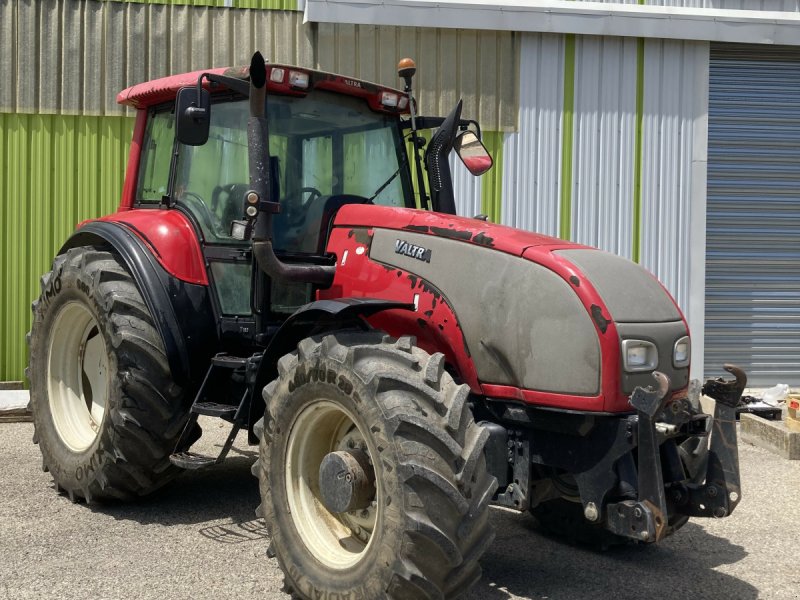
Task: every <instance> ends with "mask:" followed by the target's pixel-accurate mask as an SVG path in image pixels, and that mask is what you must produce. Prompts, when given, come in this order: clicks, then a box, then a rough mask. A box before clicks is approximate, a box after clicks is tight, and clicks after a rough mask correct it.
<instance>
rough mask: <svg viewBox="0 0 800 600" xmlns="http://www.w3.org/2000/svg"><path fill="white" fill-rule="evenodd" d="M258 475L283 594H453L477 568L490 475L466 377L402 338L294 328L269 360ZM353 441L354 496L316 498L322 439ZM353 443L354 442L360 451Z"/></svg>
mask: <svg viewBox="0 0 800 600" xmlns="http://www.w3.org/2000/svg"><path fill="white" fill-rule="evenodd" d="M278 370H279V378H278V380H276V381H275V382H273V383H271V384H270V385H268V386H267V387H266V388H265V389H264V399H265V401H266V403H267V412H266V414H265V421H264V431H263V434H262V438H261V448H260V459H259V462H258V463H257V464H256V466H255V469H254V472H256V473H257V475H258V477H259V483H260V490H261V497H262V505H261V507H260V510H259V512H260V513H261V514H262V516H264V518H265V520H266V523H267V526H268V528H269V529H270V532H271V535H272V550H273V551H274V553H275V555H276V556H277V558H278V561H279V563H280V565H281V568H282V569H283V572H284V574H285V579H286V590H287V591H288V592H289V593H290V594H292V595H293V596H294V597H295V598H303V599H305V598H320V597H335V596H336V595H338V597H340V598H346V597H352V598H364V599H378V598H387V597H388V598H414V599H426V598H455V597H457V596H459V595H460V594H461V593H463V592H464V591H466V590H467V589H469V587H471V585H472V584H473V583H475V582H476V581H477V580H478V579H479V578H480V574H481V571H480V566H479V564H478V559H479V558H480V557H481V555H482V554H483V552H484V550H485V549H486V548H487V546H488V545H489V544H490V543H491V541H492V539H493V537H494V533H493V531H492V530H491V527H490V524H489V521H488V505H489V502H490V500H491V498H492V494H493V493H494V490H495V488H496V487H497V482H496V480H495V478H494V477H492V476H491V475H489V473H488V472H487V469H486V462H485V459H484V456H483V447H484V445H485V443H486V439H487V437H488V432H487V431H486V430H484V429H483V428H482V427H480V426H479V425H477V424H476V423H475V421H474V419H473V418H472V414H471V412H470V410H469V407H468V406H467V404H466V400H467V396H468V394H469V389H468V388H467V387H466V386H459V385H457V384H456V383H455V382H454V381H453V379H452V378H451V377H450V375H449V374H447V373H446V372H445V371H444V359H443V356H442V355H441V354H436V355H434V356H430V355H428V354H427V353H425V352H424V351H422V350H420V349H419V348H416V347H415V346H414V345H413V343H412V340H411V338H408V337H404V338H400V339H399V340H395V339H393V338H389V337H388V336H384V335H382V334H380V333H378V332H342V333H337V334H335V335H328V336H326V337H324V338H307V339H305V340H303V341H302V342H301V343H300V345H299V346H298V350H297V352H295V353H292V354H289V355H287V356H285V357H283V358H282V359H281V360H280V361H279V363H278ZM348 448H351V449H352V448H355V449H357V450H358V449H360V450H361V451H363V453H365V455H367V456H368V460H369V462H370V464H371V467H372V468H371V469H370V472H374V490H375V491H374V496H373V498H374V499H373V500H372V502H371V503H370V504H369V506H367V507H366V508H363V509H361V510H356V511H352V513H351V512H342V513H333V512H331V511H330V510H328V509H327V508H326V506H325V504H324V503H323V501H322V499H321V496H322V494H321V492H320V484H319V469H320V465H321V463H322V459H323V458H324V457H325V455H326V453H333V452H336V451H340V450H342V451H345V450H347V449H348ZM362 456H363V455H362Z"/></svg>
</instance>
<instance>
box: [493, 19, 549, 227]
mask: <svg viewBox="0 0 800 600" xmlns="http://www.w3.org/2000/svg"><path fill="white" fill-rule="evenodd" d="M520 48H521V50H520V81H519V90H520V93H519V129H518V132H517V133H510V134H507V135H506V138H505V142H504V145H503V156H504V159H503V200H502V223H503V224H504V225H511V226H513V227H519V228H521V229H528V230H531V231H538V232H540V233H545V234H548V235H558V219H559V186H560V178H561V175H560V173H561V119H562V109H563V103H564V100H563V92H564V36H561V35H551V34H522V35H521V41H520Z"/></svg>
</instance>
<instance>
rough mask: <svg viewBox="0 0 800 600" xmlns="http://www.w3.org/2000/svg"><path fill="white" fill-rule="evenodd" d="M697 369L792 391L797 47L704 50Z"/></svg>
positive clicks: (797, 352) (799, 151) (799, 260)
mask: <svg viewBox="0 0 800 600" xmlns="http://www.w3.org/2000/svg"><path fill="white" fill-rule="evenodd" d="M706 276H707V292H706V302H707V304H706V365H707V367H706V369H707V373H709V374H711V375H716V374H717V373H719V368H718V367H719V365H720V364H721V363H722V362H723V361H727V362H733V363H736V364H739V365H741V366H742V367H743V368H744V369H745V370H746V371H747V372H748V377H749V381H750V383H751V385H754V386H771V385H774V384H775V383H778V382H781V383H787V384H790V385H800V50H797V49H796V48H795V49H790V48H763V47H741V46H740V47H737V46H727V47H726V46H723V45H720V46H714V47H713V50H712V55H711V68H710V102H709V166H708V247H707V266H706Z"/></svg>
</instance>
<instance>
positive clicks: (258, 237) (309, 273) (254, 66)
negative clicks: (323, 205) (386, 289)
mask: <svg viewBox="0 0 800 600" xmlns="http://www.w3.org/2000/svg"><path fill="white" fill-rule="evenodd" d="M266 106H267V66H266V63H265V62H264V57H263V56H261V53H260V52H256V53H255V54H253V58H252V59H251V61H250V118H249V119H248V121H247V150H248V163H249V167H250V190H251V191H250V192H248V193H247V202H248V204H250V205H251V206H256V207H257V208H258V213H257V217H256V221H255V225H254V228H253V256H254V257H255V259H256V263H257V264H258V267H259V268H260V269H261V270H262V271H263V272H264V273H266V274H267V275H268V276H269V277H271V278H273V279H277V280H281V281H290V282H295V283H313V284H316V285H320V286H325V287H327V286H330V285H331V283H332V282H333V276H334V274H335V272H336V267H335V266H325V265H309V264H304V265H300V264H287V263H285V262H283V261H282V260H281V259H279V258H278V257H277V256H276V255H275V249H274V248H273V245H272V215H274V214H276V213H278V211H279V210H280V205H279V204H278V203H277V202H274V201H272V198H270V189H271V188H270V180H269V177H270V169H269V165H270V157H269V127H268V122H267V118H266Z"/></svg>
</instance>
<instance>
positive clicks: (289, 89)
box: [117, 64, 408, 113]
mask: <svg viewBox="0 0 800 600" xmlns="http://www.w3.org/2000/svg"><path fill="white" fill-rule="evenodd" d="M275 69H283V71H284V75H283V78H282V80H279V81H273V78H272V71H273V70H275ZM289 71H301V72H303V73H308V75H309V85H308V88H307V89H300V88H297V87H293V86H291V85H290V84H289V81H288V80H289V77H288V73H289ZM203 73H209V74H212V75H225V76H227V77H235V78H237V79H242V80H244V81H249V79H250V69H249V67H246V66H245V67H221V68H217V69H204V70H202V71H192V72H190V73H182V74H180V75H170V76H169V77H162V78H160V79H154V80H152V81H147V82H144V83H139V84H136V85H134V86H131V87H129V88H127V89H124V90H122V91H121V92H120V93H119V94H117V103H118V104H124V105H126V106H132V107H133V108H147V107H149V106H154V105H156V104H161V103H163V102H169V101H171V100H174V98H175V96H176V94H177V92H178V90H179V89H180V88H182V87H186V86H189V85H196V84H197V78H198V77H200V75H202V74H203ZM276 79H277V77H276ZM267 82H268V90H269V92H270V93H274V94H287V95H292V96H304V95H306V94H307V93H308V91H309V90H311V89H314V88H320V89H326V90H330V91H334V92H340V93H343V94H348V95H350V96H357V97H360V98H366V100H367V102H368V103H369V105H370V107H371V108H372V109H373V110H378V111H381V112H388V113H406V112H408V107H407V106H406V107H404V108H403V109H400V110H398V109H397V108H392V107H387V106H385V105H384V104H382V103H381V97H382V95H383V92H389V93H390V94H396V95H397V97H398V99H399V98H401V97H404V96H405V95H406V94H405V93H404V92H401V91H400V90H397V89H394V88H389V87H385V86H382V85H378V84H375V83H370V82H367V81H361V80H360V79H354V78H352V77H346V76H344V75H336V74H334V73H325V72H323V71H313V70H311V69H304V68H301V67H292V66H289V65H279V64H267ZM203 87H205V88H206V89H209V82H208V81H207V80H203ZM214 89H217V87H216V86H215V88H214ZM218 89H225V88H224V87H222V86H220V87H219V88H218Z"/></svg>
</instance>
